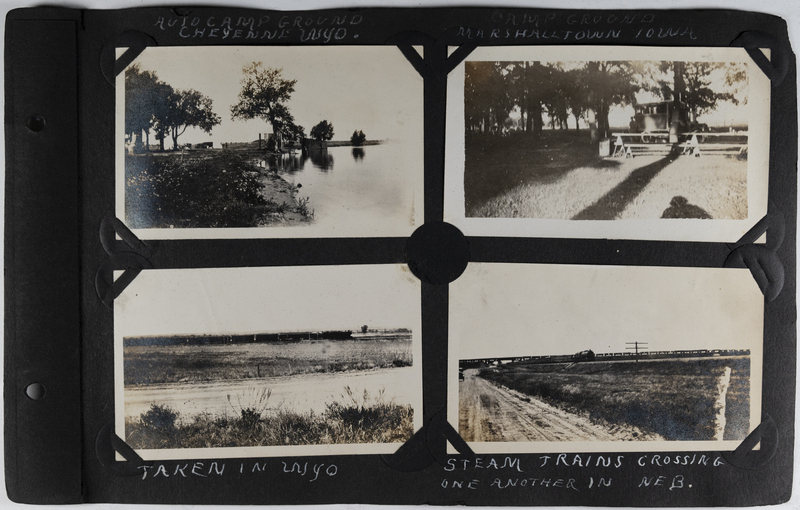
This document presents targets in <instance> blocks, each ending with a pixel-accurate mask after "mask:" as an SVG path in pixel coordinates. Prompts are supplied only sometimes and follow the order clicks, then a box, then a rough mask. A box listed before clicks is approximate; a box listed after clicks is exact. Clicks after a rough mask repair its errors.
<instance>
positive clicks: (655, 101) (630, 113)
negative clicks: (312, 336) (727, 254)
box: [448, 48, 769, 241]
mask: <svg viewBox="0 0 800 510" xmlns="http://www.w3.org/2000/svg"><path fill="white" fill-rule="evenodd" d="M483 50H484V49H481V50H479V51H476V52H475V53H474V54H473V55H470V57H469V59H468V60H467V61H466V62H464V64H463V66H462V67H461V69H460V71H461V72H463V75H458V78H456V79H454V80H453V84H452V85H451V91H452V90H453V89H454V88H455V87H460V96H459V98H458V99H456V98H453V99H452V100H451V101H450V104H449V108H450V110H449V111H448V117H449V118H452V117H451V115H452V116H455V117H456V118H457V119H458V120H460V121H461V122H456V123H455V124H454V126H453V127H452V128H451V130H450V132H449V133H448V136H449V138H448V142H454V144H453V146H452V148H451V150H450V152H449V153H448V154H449V155H448V164H449V165H450V168H449V172H448V176H449V177H450V181H449V182H448V186H449V187H450V186H452V187H453V190H449V191H450V195H449V197H450V199H451V200H452V203H451V208H450V213H451V214H454V215H456V217H457V218H458V220H460V222H461V223H462V224H463V225H465V226H467V228H482V227H486V226H487V225H489V226H493V227H496V226H498V225H500V226H501V227H503V228H504V229H505V231H506V232H509V231H510V232H516V233H518V235H522V234H523V233H527V234H529V235H539V231H537V228H539V227H541V228H544V229H545V230H544V232H543V235H553V230H551V229H552V227H553V226H555V225H557V226H559V227H561V228H563V229H564V230H563V231H562V232H561V233H560V234H559V235H558V236H559V237H563V236H570V235H574V236H575V237H585V236H587V235H588V236H589V237H595V236H596V237H604V236H607V237H632V238H638V237H640V236H644V238H656V239H658V238H663V239H672V238H675V236H678V237H680V236H681V235H683V236H684V237H685V238H686V239H687V240H688V239H696V240H703V236H705V235H707V234H706V232H711V233H716V234H715V235H717V236H724V235H726V234H725V233H724V232H725V231H730V227H729V226H730V225H735V226H738V230H733V232H735V233H734V234H732V236H733V237H729V238H728V239H721V238H719V239H713V240H718V241H719V240H729V241H735V240H736V239H738V237H740V236H741V234H743V233H744V232H745V231H746V230H747V229H746V228H745V227H746V226H747V225H752V224H754V223H755V221H757V220H758V219H760V218H761V217H763V215H764V213H765V212H766V178H767V165H766V163H765V162H764V161H762V158H763V157H764V155H765V154H766V152H765V151H766V150H768V140H769V138H768V136H767V137H766V138H765V137H763V132H762V130H763V128H764V127H765V126H766V127H767V129H768V125H769V108H768V105H769V102H768V97H769V96H768V92H769V82H768V80H766V77H765V76H764V74H763V72H762V71H761V70H760V69H759V68H758V67H757V66H755V65H754V64H752V62H749V61H748V60H749V56H748V55H747V54H746V52H745V51H744V50H743V49H724V50H721V51H717V50H716V49H714V50H709V49H694V50H690V49H686V48H670V49H668V50H666V51H665V50H663V49H661V51H654V52H650V51H649V50H650V49H649V48H648V49H639V50H635V51H634V50H631V49H630V48H621V49H616V48H614V49H612V48H607V50H608V51H605V52H602V53H598V51H597V50H596V49H591V48H572V49H565V48H556V49H536V50H523V51H520V50H518V49H516V48H515V49H513V50H514V51H508V52H506V51H505V50H506V49H502V48H493V49H491V50H488V51H483ZM509 50H510V49H509ZM595 59H596V60H595ZM765 94H766V95H765ZM456 109H458V110H459V111H458V112H457V115H456V111H455V110H456ZM459 128H461V129H462V132H461V133H457V132H456V130H457V129H459ZM459 135H460V140H459V141H460V143H456V138H458V137H459ZM487 220H488V221H487ZM685 220H689V221H685ZM698 220H703V221H698ZM643 224H646V225H647V227H646V231H645V232H640V231H638V230H637V227H641V225H643ZM721 224H725V226H724V227H720V225H721ZM456 225H457V226H460V225H459V224H458V223H456ZM662 226H663V228H662ZM630 227H633V228H632V229H631V228H630ZM720 228H723V229H724V230H723V231H720V232H718V233H717V231H719V229H720ZM591 229H597V234H596V235H594V236H593V235H592V234H591V232H592V230H591ZM679 229H683V230H684V231H685V234H681V232H680V230H679ZM640 230H641V229H640ZM567 232H570V233H572V234H567ZM585 233H587V234H585ZM610 234H615V235H610ZM737 234H738V235H737ZM648 236H649V237H648ZM708 240H712V239H708Z"/></svg>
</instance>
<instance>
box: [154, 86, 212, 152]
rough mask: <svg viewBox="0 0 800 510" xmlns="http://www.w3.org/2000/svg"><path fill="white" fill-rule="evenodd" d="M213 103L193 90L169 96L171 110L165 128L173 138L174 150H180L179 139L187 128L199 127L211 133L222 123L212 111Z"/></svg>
mask: <svg viewBox="0 0 800 510" xmlns="http://www.w3.org/2000/svg"><path fill="white" fill-rule="evenodd" d="M212 103H213V102H212V101H211V99H209V98H208V97H206V96H204V95H203V94H201V93H200V92H198V91H196V90H193V89H190V90H174V91H173V92H172V93H171V94H170V95H169V96H168V104H169V108H168V112H167V115H166V117H165V118H164V120H163V127H164V128H166V130H167V132H168V133H169V135H170V136H171V137H172V144H173V148H174V149H177V148H178V137H179V136H180V135H182V134H183V133H184V132H185V131H186V128H188V127H190V126H191V127H197V128H200V129H201V130H203V131H204V132H206V133H210V132H211V128H212V127H214V126H216V125H217V124H219V123H220V122H221V119H220V118H219V116H218V115H217V114H215V113H214V112H213V110H212ZM162 140H163V138H162Z"/></svg>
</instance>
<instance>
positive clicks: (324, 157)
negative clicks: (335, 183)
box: [305, 149, 333, 172]
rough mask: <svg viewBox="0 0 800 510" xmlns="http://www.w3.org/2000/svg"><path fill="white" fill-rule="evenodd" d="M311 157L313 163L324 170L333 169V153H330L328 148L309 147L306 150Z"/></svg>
mask: <svg viewBox="0 0 800 510" xmlns="http://www.w3.org/2000/svg"><path fill="white" fill-rule="evenodd" d="M305 153H307V154H308V157H309V158H310V159H311V164H313V165H314V167H315V168H319V169H320V170H322V171H323V172H327V171H328V170H333V154H328V149H308V150H306V151H305Z"/></svg>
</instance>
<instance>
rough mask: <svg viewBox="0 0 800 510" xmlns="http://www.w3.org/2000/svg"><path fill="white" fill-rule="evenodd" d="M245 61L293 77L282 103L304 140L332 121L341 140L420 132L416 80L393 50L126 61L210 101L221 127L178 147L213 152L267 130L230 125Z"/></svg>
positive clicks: (237, 50) (197, 52) (177, 50)
mask: <svg viewBox="0 0 800 510" xmlns="http://www.w3.org/2000/svg"><path fill="white" fill-rule="evenodd" d="M252 62H262V63H263V64H264V66H265V67H271V68H282V69H283V77H284V79H293V80H297V84H296V85H295V92H294V94H292V98H291V100H290V101H289V103H288V106H289V111H290V112H291V113H292V115H294V117H295V122H296V123H297V124H299V125H301V126H303V127H304V128H305V130H306V134H307V135H308V134H309V132H310V131H311V128H312V127H313V126H314V125H315V124H317V123H319V122H320V121H322V120H327V121H328V122H331V123H333V126H334V137H333V139H334V140H349V139H350V135H352V134H353V131H355V130H362V131H364V134H366V135H367V138H368V139H370V140H378V139H381V140H384V139H396V140H405V139H408V138H410V137H413V136H414V132H415V131H417V130H419V129H422V113H423V112H422V99H423V97H422V78H421V77H420V76H419V74H418V73H417V72H416V71H415V70H414V68H413V67H412V66H411V64H410V63H409V62H408V61H407V60H406V58H405V57H404V56H403V54H402V53H400V50H398V49H397V48H396V47H393V46H388V47H386V46H367V47H365V46H361V47H354V46H348V47H342V46H338V47H336V46H330V47H320V46H313V47H280V46H272V47H255V46H242V47H225V46H217V47H214V46H212V47H205V46H204V47H197V48H192V47H150V48H147V49H146V50H145V51H144V52H143V53H142V54H141V55H139V56H138V57H137V59H136V60H135V61H134V63H139V64H140V65H141V67H142V69H143V70H149V71H154V72H155V73H156V75H157V76H158V77H159V79H160V80H161V81H164V82H166V83H168V84H170V85H171V86H172V87H174V88H176V89H181V90H185V89H190V88H191V89H195V90H197V91H199V92H201V93H202V94H204V95H205V96H207V97H209V98H211V99H212V100H213V102H214V105H213V106H214V113H216V114H217V115H219V116H220V117H221V118H222V123H221V124H219V125H217V126H215V127H214V128H213V130H212V132H211V135H208V134H206V133H204V132H202V131H200V130H196V129H193V128H189V129H187V130H186V133H184V135H183V136H181V137H180V138H178V143H197V142H203V141H214V142H215V146H217V147H219V144H220V143H222V142H245V141H246V142H249V141H253V140H257V139H258V133H259V132H261V133H264V132H269V131H271V128H270V127H267V123H266V122H263V121H260V120H253V121H241V120H235V121H234V120H231V114H230V108H231V106H232V105H234V104H235V103H237V102H238V99H237V97H238V94H239V90H240V89H241V85H240V82H241V79H242V77H243V75H242V67H243V66H244V65H246V64H250V63H252ZM151 140H152V138H151Z"/></svg>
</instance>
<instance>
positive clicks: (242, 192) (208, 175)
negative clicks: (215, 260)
mask: <svg viewBox="0 0 800 510" xmlns="http://www.w3.org/2000/svg"><path fill="white" fill-rule="evenodd" d="M297 193H298V190H297V189H295V188H294V187H293V186H292V185H291V184H289V183H288V182H286V181H285V180H283V179H282V178H281V177H279V176H278V175H277V174H274V173H269V172H266V171H263V170H262V169H259V168H258V166H257V165H256V164H255V163H254V161H253V159H252V154H250V153H248V152H247V151H235V150H203V151H192V152H187V153H186V154H184V153H181V152H168V153H151V154H137V155H132V154H131V155H126V156H125V222H126V224H127V225H128V226H130V227H132V228H223V227H259V226H269V225H285V224H303V223H308V222H310V221H311V220H312V219H313V210H312V209H311V208H310V204H309V203H308V197H300V196H299V195H298V194H297Z"/></svg>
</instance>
